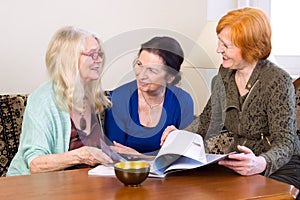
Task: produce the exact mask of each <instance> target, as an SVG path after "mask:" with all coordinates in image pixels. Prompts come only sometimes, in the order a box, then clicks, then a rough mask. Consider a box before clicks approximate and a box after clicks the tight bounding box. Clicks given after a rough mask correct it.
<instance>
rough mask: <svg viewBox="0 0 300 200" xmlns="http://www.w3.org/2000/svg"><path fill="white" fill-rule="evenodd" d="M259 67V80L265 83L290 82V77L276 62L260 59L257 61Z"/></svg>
mask: <svg viewBox="0 0 300 200" xmlns="http://www.w3.org/2000/svg"><path fill="white" fill-rule="evenodd" d="M258 66H259V67H260V70H261V71H260V81H262V82H264V83H265V84H269V85H270V84H275V83H276V84H279V83H288V84H289V85H290V84H291V83H292V77H291V76H290V75H289V73H288V72H286V71H285V70H284V69H283V68H281V67H279V66H278V65H277V64H275V63H273V62H271V61H269V60H262V61H260V62H259V63H258Z"/></svg>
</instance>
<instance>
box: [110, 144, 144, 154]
mask: <svg viewBox="0 0 300 200" xmlns="http://www.w3.org/2000/svg"><path fill="white" fill-rule="evenodd" d="M110 148H111V149H112V150H114V151H115V152H117V153H121V154H129V155H141V154H140V153H139V152H138V151H136V150H135V149H133V148H130V147H127V146H124V145H122V144H120V143H118V142H116V141H114V146H111V147H110Z"/></svg>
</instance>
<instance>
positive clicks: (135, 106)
mask: <svg viewBox="0 0 300 200" xmlns="http://www.w3.org/2000/svg"><path fill="white" fill-rule="evenodd" d="M183 60H184V55H183V50H182V48H181V46H180V44H179V43H178V42H177V41H176V40H175V39H173V38H170V37H154V38H152V39H151V40H149V41H148V42H146V43H144V44H142V46H141V49H140V51H139V53H138V58H137V59H136V60H135V61H134V72H135V76H136V80H134V81H132V82H129V83H127V84H125V85H122V86H120V87H119V88H117V89H115V90H114V91H113V92H111V94H110V98H111V101H112V103H113V106H112V108H111V109H109V110H107V111H106V113H105V114H106V115H105V134H106V136H107V137H108V138H109V139H110V140H111V141H112V142H114V147H113V148H114V150H116V151H117V152H119V153H137V152H140V153H150V152H152V153H153V152H155V151H157V150H159V148H160V139H161V135H162V133H163V131H164V129H165V128H166V127H167V126H168V125H172V124H174V125H175V126H176V127H177V128H185V127H187V126H188V125H189V124H190V123H191V122H192V120H193V113H194V105H193V100H192V98H191V96H190V95H189V94H188V93H187V92H186V91H184V90H182V89H180V88H178V87H176V86H175V85H176V84H177V83H178V82H179V81H180V80H181V75H180V67H181V64H182V62H183Z"/></svg>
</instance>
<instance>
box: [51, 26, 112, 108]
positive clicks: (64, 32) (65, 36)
mask: <svg viewBox="0 0 300 200" xmlns="http://www.w3.org/2000/svg"><path fill="white" fill-rule="evenodd" d="M88 36H92V37H94V38H95V39H96V40H97V41H98V43H99V46H100V39H99V37H98V36H97V34H95V33H92V32H89V31H87V30H83V29H79V28H76V27H73V26H68V27H63V28H61V29H59V30H58V31H57V32H56V33H55V34H54V36H53V37H52V39H51V41H50V43H49V45H48V49H47V52H46V67H47V70H48V74H49V76H50V79H51V80H52V82H53V84H54V90H55V93H56V100H57V103H58V105H59V107H60V108H61V109H63V110H66V111H68V110H70V109H74V108H75V107H76V105H77V103H78V102H82V100H83V98H84V97H87V99H88V101H89V103H90V104H91V105H92V106H93V107H94V109H95V111H97V112H101V111H103V109H104V107H109V106H111V102H110V101H109V100H108V99H107V97H106V96H105V94H104V91H103V89H102V87H101V78H99V79H97V80H94V81H90V82H89V83H88V84H87V85H85V86H84V85H83V83H82V81H80V75H79V71H78V62H79V57H80V55H81V53H82V52H83V51H84V50H85V48H86V38H87V37H88ZM103 62H104V60H103ZM103 62H102V63H103ZM102 71H103V65H101V66H100V72H99V73H100V75H101V74H102Z"/></svg>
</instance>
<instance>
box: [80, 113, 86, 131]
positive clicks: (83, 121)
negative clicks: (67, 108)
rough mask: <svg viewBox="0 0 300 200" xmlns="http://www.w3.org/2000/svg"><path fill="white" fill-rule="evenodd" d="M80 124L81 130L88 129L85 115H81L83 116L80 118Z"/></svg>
mask: <svg viewBox="0 0 300 200" xmlns="http://www.w3.org/2000/svg"><path fill="white" fill-rule="evenodd" d="M79 126H80V130H85V129H86V120H85V118H84V117H83V116H81V118H80V123H79Z"/></svg>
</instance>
